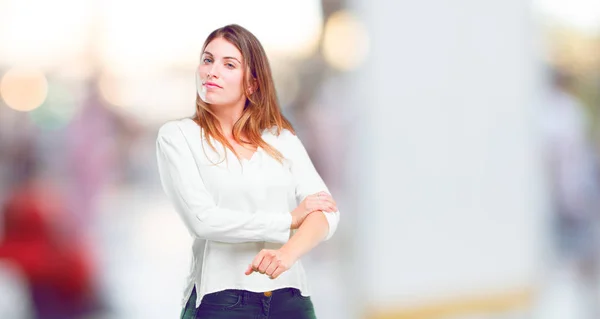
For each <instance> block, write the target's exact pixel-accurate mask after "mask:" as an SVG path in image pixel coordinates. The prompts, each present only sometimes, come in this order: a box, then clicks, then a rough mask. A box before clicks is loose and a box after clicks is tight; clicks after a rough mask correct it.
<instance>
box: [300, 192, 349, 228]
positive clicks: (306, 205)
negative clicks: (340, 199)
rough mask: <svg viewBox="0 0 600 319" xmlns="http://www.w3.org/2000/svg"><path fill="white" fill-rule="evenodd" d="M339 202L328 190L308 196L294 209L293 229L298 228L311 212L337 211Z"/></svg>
mask: <svg viewBox="0 0 600 319" xmlns="http://www.w3.org/2000/svg"><path fill="white" fill-rule="evenodd" d="M337 210H338V209H337V204H336V202H335V200H333V197H331V195H329V194H328V193H326V192H318V193H316V194H313V195H309V196H307V197H306V198H305V199H304V200H303V201H302V202H301V203H300V205H298V207H296V209H294V210H293V211H292V212H291V214H292V225H291V228H292V229H298V228H299V227H300V225H302V222H303V221H304V219H306V216H308V215H310V214H311V213H314V212H318V211H322V212H330V213H333V212H337Z"/></svg>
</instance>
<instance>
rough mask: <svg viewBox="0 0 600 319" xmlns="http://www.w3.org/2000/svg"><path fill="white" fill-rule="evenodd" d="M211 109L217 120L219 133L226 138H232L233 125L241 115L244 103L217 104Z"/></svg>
mask: <svg viewBox="0 0 600 319" xmlns="http://www.w3.org/2000/svg"><path fill="white" fill-rule="evenodd" d="M211 111H212V112H213V113H214V114H215V116H216V117H217V120H219V124H220V127H221V133H222V134H223V135H224V136H225V137H226V138H228V139H230V138H232V137H233V126H234V125H235V123H236V122H237V121H238V120H239V119H240V117H241V116H242V112H243V111H244V105H243V104H241V105H232V106H224V105H219V106H216V107H213V108H212V109H211Z"/></svg>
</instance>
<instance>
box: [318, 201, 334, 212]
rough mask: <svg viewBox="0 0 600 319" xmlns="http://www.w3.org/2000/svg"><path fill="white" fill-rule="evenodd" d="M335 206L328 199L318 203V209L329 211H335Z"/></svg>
mask: <svg viewBox="0 0 600 319" xmlns="http://www.w3.org/2000/svg"><path fill="white" fill-rule="evenodd" d="M335 208H336V207H335V205H333V203H331V202H329V201H321V202H320V203H319V209H321V210H324V211H327V212H330V213H332V212H335V211H336V209H335Z"/></svg>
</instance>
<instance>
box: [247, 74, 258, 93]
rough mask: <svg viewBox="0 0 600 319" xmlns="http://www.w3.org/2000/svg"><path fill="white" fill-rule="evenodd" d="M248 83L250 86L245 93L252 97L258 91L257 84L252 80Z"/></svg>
mask: <svg viewBox="0 0 600 319" xmlns="http://www.w3.org/2000/svg"><path fill="white" fill-rule="evenodd" d="M248 82H249V83H250V84H249V85H248V88H247V89H246V91H247V92H248V95H252V94H253V93H254V92H256V90H257V89H258V82H257V81H256V79H254V78H252V79H250V81H248Z"/></svg>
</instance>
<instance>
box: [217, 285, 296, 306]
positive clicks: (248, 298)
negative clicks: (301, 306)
mask: <svg viewBox="0 0 600 319" xmlns="http://www.w3.org/2000/svg"><path fill="white" fill-rule="evenodd" d="M225 291H227V292H228V293H235V294H237V295H241V296H242V298H243V301H244V302H245V303H247V302H252V301H256V302H260V301H263V300H271V299H286V298H291V297H295V296H299V295H300V290H298V289H296V288H281V289H276V290H273V291H264V292H254V291H248V290H238V289H227V290H225Z"/></svg>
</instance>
